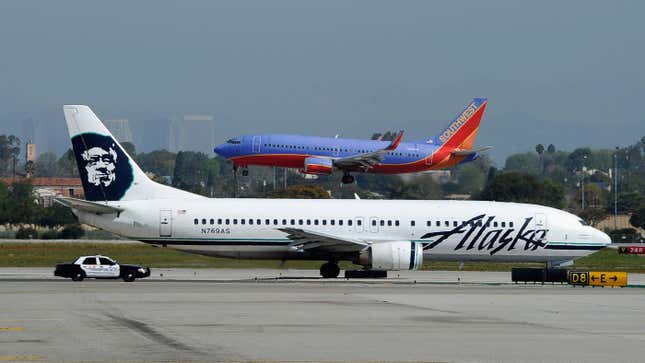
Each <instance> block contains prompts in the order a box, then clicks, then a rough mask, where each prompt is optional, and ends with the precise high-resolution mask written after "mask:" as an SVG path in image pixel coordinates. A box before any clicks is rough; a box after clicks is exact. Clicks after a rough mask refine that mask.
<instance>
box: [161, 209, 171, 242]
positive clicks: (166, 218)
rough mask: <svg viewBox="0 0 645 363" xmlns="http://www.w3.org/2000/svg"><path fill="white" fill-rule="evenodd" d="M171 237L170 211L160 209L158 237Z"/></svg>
mask: <svg viewBox="0 0 645 363" xmlns="http://www.w3.org/2000/svg"><path fill="white" fill-rule="evenodd" d="M170 236H172V211H171V210H168V209H162V210H160V211H159V237H170Z"/></svg>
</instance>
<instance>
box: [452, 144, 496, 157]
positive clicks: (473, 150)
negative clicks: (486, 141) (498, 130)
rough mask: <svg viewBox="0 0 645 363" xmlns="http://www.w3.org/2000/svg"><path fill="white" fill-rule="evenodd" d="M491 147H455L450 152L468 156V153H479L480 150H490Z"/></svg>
mask: <svg viewBox="0 0 645 363" xmlns="http://www.w3.org/2000/svg"><path fill="white" fill-rule="evenodd" d="M492 148H493V147H492V146H482V147H479V148H477V149H455V150H453V151H452V154H453V155H455V156H468V155H473V154H477V153H481V152H484V151H487V150H490V149H492Z"/></svg>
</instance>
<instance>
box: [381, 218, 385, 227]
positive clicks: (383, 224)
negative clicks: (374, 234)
mask: <svg viewBox="0 0 645 363" xmlns="http://www.w3.org/2000/svg"><path fill="white" fill-rule="evenodd" d="M383 226H385V220H383V219H381V227H383Z"/></svg>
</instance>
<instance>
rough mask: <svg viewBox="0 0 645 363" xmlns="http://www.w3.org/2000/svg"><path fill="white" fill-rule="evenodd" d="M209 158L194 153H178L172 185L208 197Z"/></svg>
mask: <svg viewBox="0 0 645 363" xmlns="http://www.w3.org/2000/svg"><path fill="white" fill-rule="evenodd" d="M207 181H208V157H206V155H205V154H203V153H200V152H194V151H180V152H179V153H177V159H176V162H175V170H174V173H173V180H172V185H173V186H174V187H177V188H180V189H183V190H187V191H190V192H193V193H199V194H202V195H207V192H208V191H207V189H206V184H207Z"/></svg>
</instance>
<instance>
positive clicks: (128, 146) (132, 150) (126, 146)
mask: <svg viewBox="0 0 645 363" xmlns="http://www.w3.org/2000/svg"><path fill="white" fill-rule="evenodd" d="M121 146H122V147H123V150H125V152H126V153H128V155H130V156H131V157H132V158H136V156H137V147H136V146H135V145H134V144H133V143H131V142H129V141H125V142H122V143H121Z"/></svg>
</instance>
